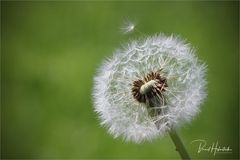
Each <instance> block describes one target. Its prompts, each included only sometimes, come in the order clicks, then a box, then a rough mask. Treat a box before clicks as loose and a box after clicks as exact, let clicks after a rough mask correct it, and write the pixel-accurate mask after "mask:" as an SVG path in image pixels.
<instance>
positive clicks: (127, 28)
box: [121, 21, 136, 34]
mask: <svg viewBox="0 0 240 160" xmlns="http://www.w3.org/2000/svg"><path fill="white" fill-rule="evenodd" d="M135 26H136V24H135V23H134V22H131V21H126V22H125V23H124V25H123V26H122V27H121V31H122V33H123V34H127V33H130V32H133V31H134V29H135Z"/></svg>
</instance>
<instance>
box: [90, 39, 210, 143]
mask: <svg viewBox="0 0 240 160" xmlns="http://www.w3.org/2000/svg"><path fill="white" fill-rule="evenodd" d="M205 73H206V65H205V64H203V63H201V62H199V60H198V59H197V57H196V55H195V53H194V50H193V49H192V47H191V46H190V45H189V44H185V42H184V41H182V40H181V39H180V38H179V37H175V36H169V37H168V36H165V35H163V34H160V35H156V36H152V37H147V38H145V39H142V40H139V41H132V42H130V43H129V44H128V45H127V47H125V48H122V49H120V50H117V51H116V52H115V54H114V55H113V57H112V58H110V59H108V60H106V61H105V62H104V63H103V64H102V66H101V67H100V68H99V70H98V73H97V75H96V76H95V78H94V90H93V97H94V105H95V111H96V112H97V113H98V115H99V117H100V120H101V124H102V125H104V126H106V127H107V128H108V131H109V133H110V134H112V135H113V136H114V137H119V136H122V137H123V138H124V139H125V140H127V141H133V142H136V143H139V142H142V141H145V140H152V139H154V138H156V137H159V136H163V135H164V134H165V133H166V132H167V131H169V130H170V128H171V127H178V126H179V125H181V124H182V123H184V122H190V121H191V120H192V118H193V117H194V116H195V115H196V114H197V113H198V112H199V110H200V106H201V104H202V103H203V101H204V99H205V97H206V80H205Z"/></svg>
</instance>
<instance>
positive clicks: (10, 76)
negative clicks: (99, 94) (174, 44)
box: [1, 1, 239, 159]
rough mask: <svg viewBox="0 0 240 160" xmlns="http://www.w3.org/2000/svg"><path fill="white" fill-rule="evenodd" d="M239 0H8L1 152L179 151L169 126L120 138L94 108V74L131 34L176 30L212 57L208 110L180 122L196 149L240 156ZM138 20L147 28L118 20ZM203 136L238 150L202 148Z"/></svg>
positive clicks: (168, 154) (140, 154) (121, 154)
mask: <svg viewBox="0 0 240 160" xmlns="http://www.w3.org/2000/svg"><path fill="white" fill-rule="evenodd" d="M238 13H239V2H237V1H236V2H207V1H203V2H190V1H188V2H183V1H182V2H174V1H171V2H164V1H161V2H157V1H151V2H147V1H145V2H144V1H139V2H137V1H136V2H134V1H133V2H127V1H125V2H113V1H106V2H104V1H102V2H95V1H90V2H87V1H82V2H81V1H78V2H63V1H62V2H47V1H45V2H4V1H2V2H1V84H2V85H1V100H2V101H1V157H2V158H92V159H98V158H103V159H105V158H135V159H139V158H146V159H150V158H156V159H159V158H162V159H173V158H174V159H178V158H179V155H178V153H177V152H176V151H175V147H174V145H173V143H172V141H171V139H170V137H169V136H168V135H166V136H165V137H164V138H162V139H157V140H155V141H153V142H151V143H150V142H146V143H142V144H134V143H130V142H124V141H123V140H122V139H121V138H119V139H113V137H112V136H110V135H109V134H108V133H107V132H106V129H105V128H102V127H101V126H100V125H99V121H98V119H97V115H96V114H95V113H94V111H93V103H92V96H91V94H92V87H93V76H94V74H95V72H96V69H97V67H98V66H99V65H100V64H101V62H102V61H103V59H104V58H106V57H108V56H111V55H112V53H113V51H114V50H115V49H116V48H118V47H120V46H121V45H122V44H124V43H126V42H127V41H129V40H130V39H134V38H137V37H139V36H142V35H154V34H156V33H159V32H163V33H166V34H168V35H170V34H172V33H173V34H178V35H181V36H182V37H184V38H186V39H187V42H189V43H191V44H192V45H193V46H195V48H196V50H197V53H198V57H199V58H200V59H201V60H203V61H205V62H206V63H207V65H208V74H207V80H208V97H207V99H206V101H205V103H204V105H203V106H202V110H201V113H200V114H199V115H198V116H197V117H196V118H195V119H194V120H193V121H192V123H191V124H187V125H184V126H183V127H182V128H180V129H179V132H180V135H181V136H182V138H183V139H184V142H185V144H186V146H187V148H188V150H189V152H190V154H191V156H192V157H193V158H196V159H200V158H211V159H213V158H226V159H227V158H232V159H233V158H236V159H237V158H238V156H239V151H238V150H239V148H238V142H239V137H238V133H239V121H238V116H239V109H238V106H239V102H238V97H239V92H238V89H239V86H238V78H239V72H238V60H239V59H238V58H239V57H238V51H239V50H238V49H239V41H238V36H239V15H238ZM126 19H130V20H135V21H136V22H137V26H136V28H137V29H138V30H139V31H141V32H142V34H140V33H139V32H134V33H132V34H129V35H123V34H121V33H120V30H119V28H120V27H121V25H122V24H123V22H124V21H125V20H126ZM195 139H205V140H207V142H208V144H209V145H211V143H213V142H216V141H218V142H219V144H220V145H222V146H230V147H231V148H232V149H233V151H232V153H226V154H217V155H216V156H213V155H212V154H210V153H206V152H201V153H200V154H198V153H197V145H194V144H191V141H193V140H195Z"/></svg>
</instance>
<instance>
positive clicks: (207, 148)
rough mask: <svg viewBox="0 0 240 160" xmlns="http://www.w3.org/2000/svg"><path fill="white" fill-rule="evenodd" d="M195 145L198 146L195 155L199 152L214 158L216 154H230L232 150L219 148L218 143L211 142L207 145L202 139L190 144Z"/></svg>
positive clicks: (227, 147) (224, 147)
mask: <svg viewBox="0 0 240 160" xmlns="http://www.w3.org/2000/svg"><path fill="white" fill-rule="evenodd" d="M193 143H197V144H198V150H197V153H201V152H203V151H204V152H209V153H211V154H213V155H214V156H215V155H216V154H217V153H232V149H231V148H230V146H221V145H220V144H219V143H218V141H216V142H213V143H212V144H209V145H208V144H207V141H206V140H204V139H196V140H193V141H192V142H191V144H193Z"/></svg>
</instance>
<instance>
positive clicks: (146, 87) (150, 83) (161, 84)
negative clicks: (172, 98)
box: [132, 69, 168, 103]
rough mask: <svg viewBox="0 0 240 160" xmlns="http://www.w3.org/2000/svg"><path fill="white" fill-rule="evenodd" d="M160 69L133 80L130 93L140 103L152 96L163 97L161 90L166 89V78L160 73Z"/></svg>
mask: <svg viewBox="0 0 240 160" xmlns="http://www.w3.org/2000/svg"><path fill="white" fill-rule="evenodd" d="M162 70H163V69H160V70H158V71H156V72H150V73H148V74H146V75H145V76H144V77H143V79H138V80H135V81H134V82H133V87H132V95H133V97H134V98H135V99H136V100H137V101H138V102H141V103H146V101H149V100H150V99H151V98H153V97H154V96H158V97H162V98H164V97H163V92H164V91H166V88H167V87H168V85H167V79H166V78H165V77H162V76H161V75H160V73H161V71H162Z"/></svg>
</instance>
